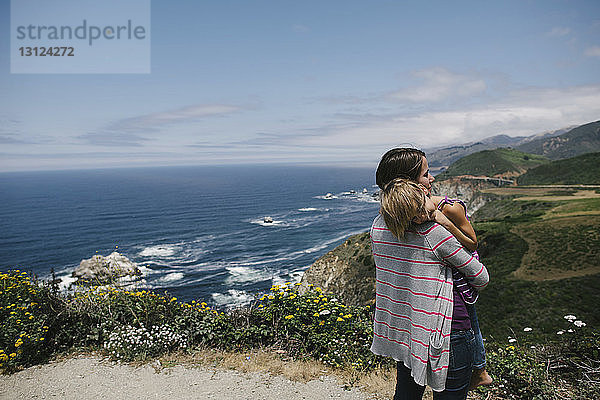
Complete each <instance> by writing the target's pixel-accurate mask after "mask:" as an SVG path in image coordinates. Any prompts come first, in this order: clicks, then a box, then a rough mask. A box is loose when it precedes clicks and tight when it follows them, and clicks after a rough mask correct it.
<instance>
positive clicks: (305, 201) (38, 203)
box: [0, 166, 378, 305]
mask: <svg viewBox="0 0 600 400" xmlns="http://www.w3.org/2000/svg"><path fill="white" fill-rule="evenodd" d="M373 175H374V171H373V170H372V169H349V168H337V169H336V168H327V167H291V166H278V167H273V166H269V167H258V166H236V167H169V168H144V169H120V170H119V169H107V170H93V171H92V170H87V171H54V172H27V173H25V172H23V173H6V174H0V205H1V207H0V270H2V271H6V270H8V269H10V268H15V267H20V268H21V269H23V270H26V271H31V272H35V273H36V274H37V275H38V276H40V277H42V278H47V277H49V274H50V270H51V269H52V268H54V270H55V271H56V273H57V275H58V276H59V277H62V278H63V282H68V281H69V279H68V277H69V276H70V274H71V272H72V271H73V270H74V269H75V268H76V267H77V266H78V265H79V262H80V261H81V260H82V259H84V258H89V257H91V256H92V255H94V254H96V252H98V254H103V255H108V254H109V253H110V252H112V251H113V250H115V247H116V246H118V251H119V252H120V253H122V254H124V255H125V256H127V257H128V258H130V259H131V260H132V261H135V262H136V263H138V265H139V266H140V267H141V268H142V270H143V273H144V276H143V281H142V286H144V287H147V288H150V289H153V290H157V291H159V292H161V291H164V290H167V291H168V292H169V293H171V294H173V295H175V296H177V297H178V298H179V299H180V300H191V299H202V300H204V301H207V302H209V303H212V304H216V305H223V304H234V303H241V302H245V301H247V300H249V299H250V298H251V296H252V294H254V293H256V292H259V291H262V290H265V289H268V288H269V287H270V286H271V285H272V284H276V283H281V282H285V281H297V280H299V279H300V277H301V274H302V272H303V271H304V270H305V269H306V268H307V267H308V266H309V265H310V264H311V263H313V262H314V261H315V260H316V259H317V258H318V257H320V256H321V255H323V254H324V253H326V252H327V251H329V250H331V249H332V248H334V247H335V246H337V245H338V244H340V243H341V242H342V241H343V239H344V238H346V237H347V236H349V235H351V234H354V233H359V232H364V231H366V230H368V228H369V226H370V224H371V221H372V220H373V218H374V216H375V215H376V213H377V209H378V204H377V203H376V202H375V201H374V200H373V199H372V197H371V194H372V193H373V192H374V191H375V188H374V187H373V186H372V185H373V183H374V176H373ZM364 188H366V192H367V193H363V189H364ZM351 190H353V191H356V193H351V192H350V191H351ZM328 192H329V193H332V194H333V195H334V196H333V197H334V198H330V199H326V198H325V194H326V193H328ZM330 197H331V196H330ZM265 216H270V217H272V218H273V223H271V224H266V223H264V217H265Z"/></svg>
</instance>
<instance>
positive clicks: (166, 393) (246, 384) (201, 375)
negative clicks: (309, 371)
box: [0, 356, 373, 400]
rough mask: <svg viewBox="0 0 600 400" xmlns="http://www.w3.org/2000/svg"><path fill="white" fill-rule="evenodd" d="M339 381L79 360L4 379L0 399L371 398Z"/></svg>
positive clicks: (65, 361) (1, 381)
mask: <svg viewBox="0 0 600 400" xmlns="http://www.w3.org/2000/svg"><path fill="white" fill-rule="evenodd" d="M372 398H373V396H372V395H369V394H366V393H362V392H360V391H359V390H358V389H356V388H353V389H352V390H346V389H344V388H343V387H342V386H340V384H338V382H337V381H336V380H335V378H331V377H321V378H320V379H318V380H313V381H310V382H307V383H300V382H293V381H290V380H288V379H285V378H283V377H281V376H271V375H269V374H265V373H258V372H253V373H241V372H236V371H224V370H214V369H209V368H185V367H182V366H176V367H172V368H164V369H162V370H160V372H157V371H156V370H155V368H153V367H152V366H150V365H145V366H142V367H138V368H136V367H132V366H129V365H119V364H113V363H111V362H110V361H102V360H100V359H98V358H94V357H91V356H79V357H76V358H71V359H68V360H62V361H58V362H53V363H50V364H45V365H41V366H36V367H32V368H28V369H26V370H24V371H21V372H18V373H16V374H13V375H8V376H0V399H11V400H13V399H67V400H68V399H98V400H108V399H135V400H140V399H143V400H146V399H173V400H175V399H177V400H181V399H212V400H221V399H222V400H230V399H273V400H282V399H285V400H296V399H298V400H300V399H347V400H363V399H372Z"/></svg>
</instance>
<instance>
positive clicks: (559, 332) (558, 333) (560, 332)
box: [556, 331, 565, 335]
mask: <svg viewBox="0 0 600 400" xmlns="http://www.w3.org/2000/svg"><path fill="white" fill-rule="evenodd" d="M563 333H565V331H558V332H556V334H557V335H562V334H563Z"/></svg>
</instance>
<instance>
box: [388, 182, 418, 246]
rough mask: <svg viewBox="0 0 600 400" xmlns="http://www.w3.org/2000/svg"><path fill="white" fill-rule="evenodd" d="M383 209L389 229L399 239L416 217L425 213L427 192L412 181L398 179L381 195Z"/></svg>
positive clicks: (390, 183) (389, 184)
mask: <svg viewBox="0 0 600 400" xmlns="http://www.w3.org/2000/svg"><path fill="white" fill-rule="evenodd" d="M380 199H381V209H380V211H379V212H380V213H381V215H382V216H383V219H384V221H385V224H386V225H387V227H388V229H389V230H390V231H392V233H393V234H394V236H396V237H397V238H403V237H404V232H405V231H406V229H407V228H408V227H409V226H410V225H411V224H412V221H413V219H414V218H415V217H417V216H419V215H422V214H423V213H425V201H426V199H425V192H424V191H423V188H422V187H421V186H420V185H419V184H418V183H416V182H414V181H412V180H410V179H404V178H396V179H394V180H392V181H391V182H389V183H388V184H387V185H385V186H384V188H383V190H382V191H381V194H380Z"/></svg>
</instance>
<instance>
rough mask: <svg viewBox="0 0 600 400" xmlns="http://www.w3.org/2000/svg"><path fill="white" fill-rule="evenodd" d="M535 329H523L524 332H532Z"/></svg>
mask: <svg viewBox="0 0 600 400" xmlns="http://www.w3.org/2000/svg"><path fill="white" fill-rule="evenodd" d="M532 330H533V329H531V328H529V327H527V328H523V332H531V331H532Z"/></svg>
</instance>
